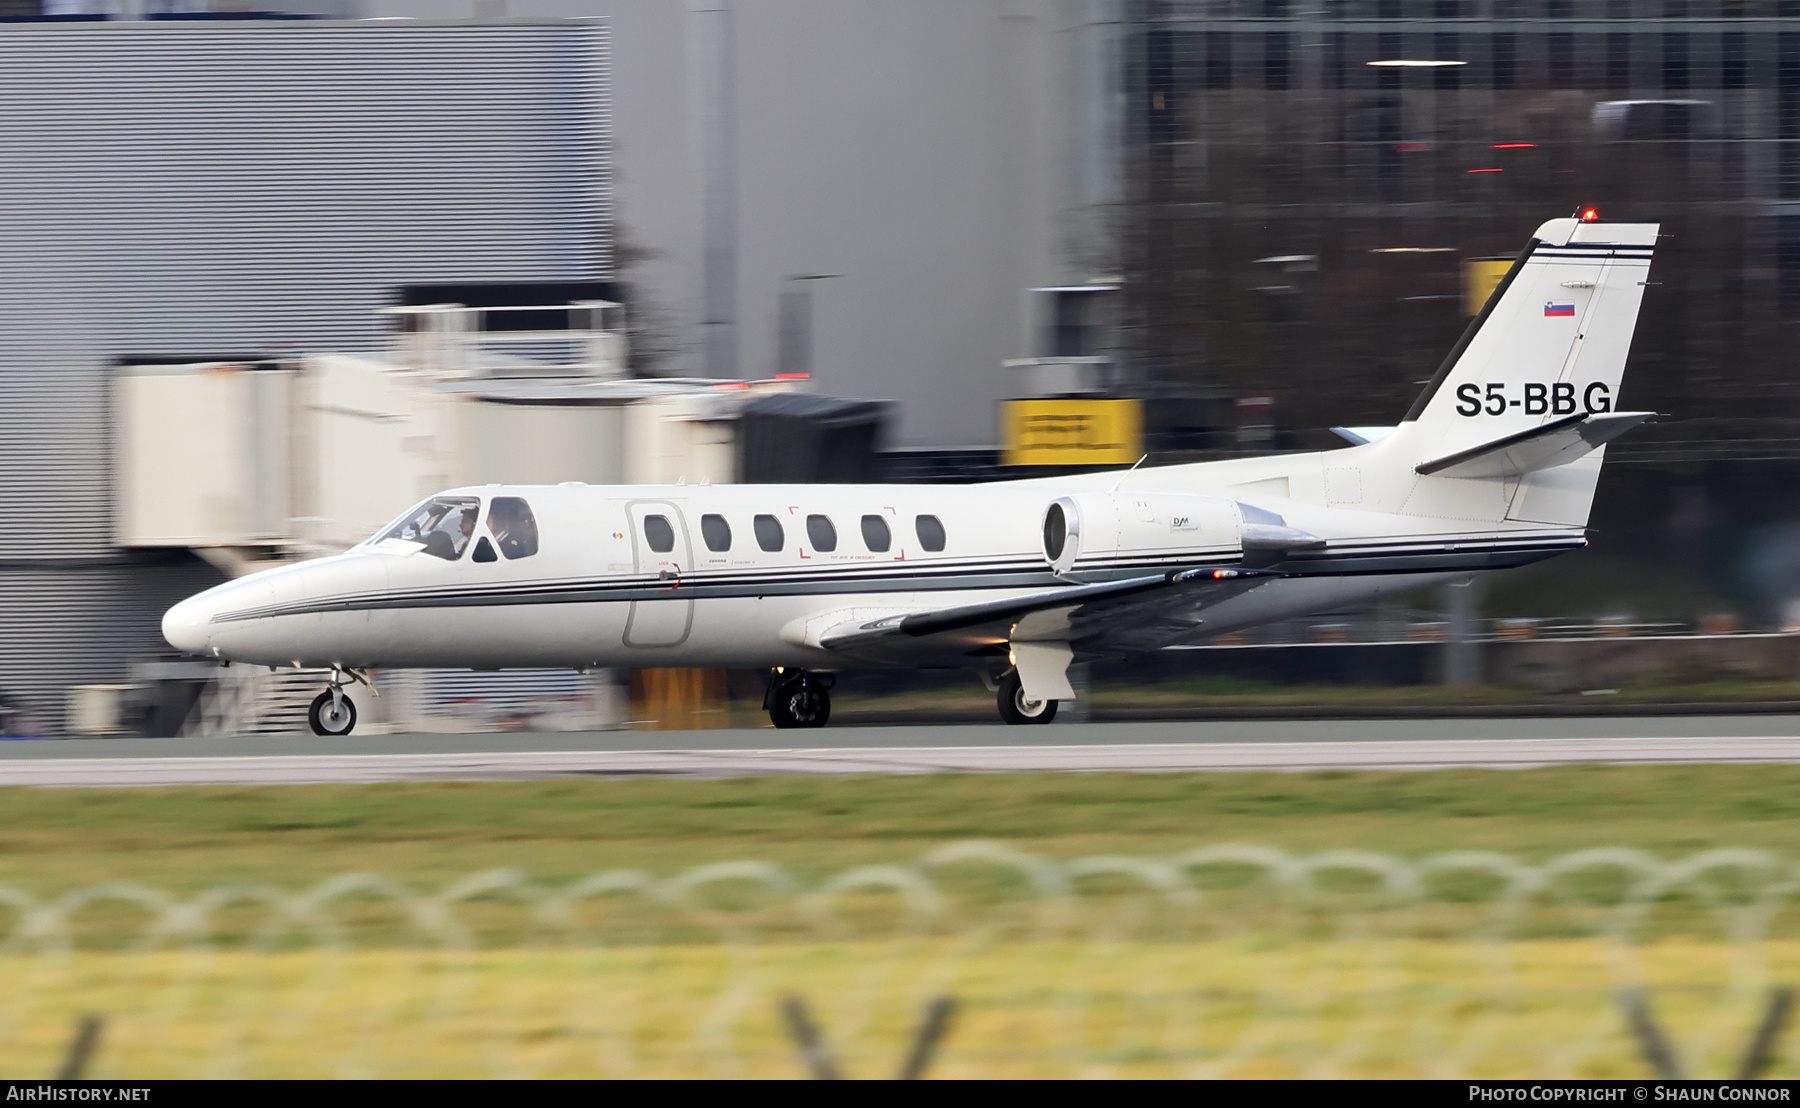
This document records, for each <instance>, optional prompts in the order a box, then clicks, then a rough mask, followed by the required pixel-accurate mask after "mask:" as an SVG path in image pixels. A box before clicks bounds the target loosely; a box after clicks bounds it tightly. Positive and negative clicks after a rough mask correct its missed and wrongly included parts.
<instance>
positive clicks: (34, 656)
mask: <svg viewBox="0 0 1800 1108" xmlns="http://www.w3.org/2000/svg"><path fill="white" fill-rule="evenodd" d="M606 50H607V39H606V31H605V27H604V25H603V24H599V23H593V22H572V21H554V22H508V23H499V24H461V25H450V24H444V25H435V24H425V23H413V22H367V23H291V22H284V23H251V22H228V23H207V24H193V23H174V24H155V23H150V24H146V23H101V24H74V25H70V24H12V25H5V26H0V212H4V213H5V214H4V218H3V219H0V691H5V692H11V693H13V694H15V695H23V696H24V697H26V698H27V699H28V700H29V701H30V702H31V703H32V705H33V707H34V708H36V709H37V710H38V711H40V712H41V713H42V714H43V715H44V716H46V717H48V718H50V719H51V720H53V721H54V720H58V719H60V714H61V702H62V688H63V686H65V685H68V684H77V683H86V682H102V681H116V680H119V679H121V677H122V676H123V672H124V668H125V663H126V660H127V659H128V658H129V657H131V656H132V655H134V654H141V653H145V652H154V651H157V650H161V649H165V648H164V647H163V645H162V643H161V639H160V635H158V634H157V632H156V624H157V620H158V619H159V618H160V614H161V610H162V607H163V606H165V605H166V604H167V603H168V602H169V601H170V600H172V599H173V598H174V595H173V594H174V593H179V592H180V591H181V590H183V589H188V588H190V586H192V587H197V586H198V585H199V584H203V583H204V582H205V581H206V580H208V578H209V574H210V571H209V570H206V569H205V568H204V567H203V566H201V565H200V564H199V563H197V562H192V561H189V562H185V563H179V562H178V563H174V564H171V563H168V562H166V561H164V562H162V563H158V564H156V565H146V564H144V563H143V562H141V561H140V560H136V559H133V558H129V557H126V556H124V555H123V554H122V552H119V551H116V550H114V549H113V548H112V547H111V542H110V536H111V518H110V505H109V483H110V482H109V477H108V467H109V464H110V462H109V459H108V440H109V434H108V428H107V423H108V404H107V381H108V377H109V373H110V367H111V364H112V362H113V360H114V359H115V358H118V357H120V356H124V355H188V354H217V353H228V354H229V353H251V352H261V351H285V352H296V353H297V352H302V351H307V352H312V351H324V350H358V349H368V348H371V347H374V346H376V345H377V344H378V343H379V341H380V338H381V325H380V322H379V320H378V319H377V317H375V316H374V314H373V313H374V312H375V310H376V309H377V308H379V307H381V306H383V305H384V304H386V303H388V302H389V293H390V291H391V290H392V289H394V288H395V287H396V286H399V285H406V284H425V283H431V282H452V281H528V280H544V281H550V280H557V281H569V280H595V279H603V278H605V277H607V276H609V275H610V256H609V238H608V231H609V225H610V206H611V205H610V201H611V194H610V185H609V176H608V175H609V166H610V150H609V133H610V126H609V120H608V103H609V93H608V84H607V58H606Z"/></svg>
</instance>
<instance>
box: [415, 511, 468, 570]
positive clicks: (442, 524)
mask: <svg viewBox="0 0 1800 1108" xmlns="http://www.w3.org/2000/svg"><path fill="white" fill-rule="evenodd" d="M475 516H476V509H474V508H464V509H463V510H462V511H461V512H460V513H456V514H454V515H453V514H452V513H449V512H446V513H444V518H443V519H441V520H439V521H438V525H437V526H436V527H434V528H433V529H432V530H431V533H430V534H428V535H426V536H425V553H427V554H430V555H433V556H434V557H438V558H443V559H444V560H446V561H451V562H453V561H455V560H456V559H457V558H459V557H461V556H462V552H463V550H464V549H465V548H467V547H468V545H469V536H471V535H473V534H474V533H475ZM452 519H455V520H456V521H457V522H455V523H451V520H452Z"/></svg>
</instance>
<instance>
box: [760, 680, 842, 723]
mask: <svg viewBox="0 0 1800 1108" xmlns="http://www.w3.org/2000/svg"><path fill="white" fill-rule="evenodd" d="M769 719H770V720H771V721H772V722H773V723H774V724H775V726H776V728H777V729H779V730H783V731H785V730H787V729H789V728H793V727H823V726H825V724H826V722H827V721H828V720H830V719H831V694H830V693H828V692H826V691H825V687H824V686H823V685H821V684H820V683H819V682H818V681H815V680H813V679H812V678H810V677H807V678H803V679H801V680H798V681H789V682H787V683H785V684H783V685H781V686H780V687H779V688H777V689H776V690H775V694H774V695H773V696H772V697H770V698H769Z"/></svg>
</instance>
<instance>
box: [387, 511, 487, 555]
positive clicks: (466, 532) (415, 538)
mask: <svg viewBox="0 0 1800 1108" xmlns="http://www.w3.org/2000/svg"><path fill="white" fill-rule="evenodd" d="M480 516H481V501H480V500H478V499H476V498H475V497H473V496H434V497H432V498H431V499H430V500H427V501H426V502H425V503H423V504H421V505H419V506H418V507H417V508H414V509H413V510H412V511H410V512H408V513H406V515H404V516H402V517H400V522H399V523H396V524H395V525H394V526H393V527H392V528H390V529H389V530H388V531H386V532H384V533H383V534H382V535H381V538H382V539H402V540H404V541H406V542H416V543H419V544H420V545H422V546H423V547H424V548H425V553H427V554H429V555H431V556H432V557H434V558H442V559H444V560H445V561H447V562H454V561H456V560H457V559H458V558H460V557H462V554H463V550H464V549H466V548H467V547H468V545H469V536H470V535H473V534H474V533H475V521H476V520H477V519H478V518H480ZM377 541H379V540H377Z"/></svg>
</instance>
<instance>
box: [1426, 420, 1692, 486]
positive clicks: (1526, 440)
mask: <svg viewBox="0 0 1800 1108" xmlns="http://www.w3.org/2000/svg"><path fill="white" fill-rule="evenodd" d="M1655 414H1656V413H1655V412H1608V413H1605V414H1599V415H1572V416H1568V417H1566V418H1563V419H1558V420H1552V421H1551V422H1549V423H1546V424H1544V425H1543V426H1542V427H1533V428H1531V429H1530V430H1528V431H1520V432H1519V433H1518V434H1515V435H1507V436H1505V437H1504V438H1498V439H1495V440H1494V441H1493V442H1489V443H1483V444H1482V445H1480V446H1474V447H1470V448H1469V449H1467V450H1459V451H1457V452H1456V453H1454V454H1450V455H1447V456H1446V457H1442V458H1439V459H1437V460H1436V461H1431V462H1426V463H1424V464H1423V465H1420V466H1417V467H1416V469H1417V472H1419V473H1420V474H1423V475H1424V476H1427V477H1519V476H1523V475H1524V474H1527V473H1534V472H1536V471H1537V470H1540V469H1550V468H1552V467H1553V466H1560V465H1567V464H1568V463H1570V462H1572V461H1574V460H1576V459H1577V458H1580V457H1583V456H1584V455H1587V454H1589V453H1592V452H1593V451H1594V450H1596V449H1598V448H1599V447H1602V446H1604V445H1606V444H1607V443H1608V442H1611V441H1612V440H1613V439H1616V438H1618V437H1619V436H1620V435H1623V434H1624V433H1625V432H1627V431H1629V430H1631V429H1632V428H1633V427H1636V426H1637V425H1638V424H1640V423H1642V422H1644V421H1645V420H1647V419H1649V418H1650V417H1652V416H1654V415H1655Z"/></svg>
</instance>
